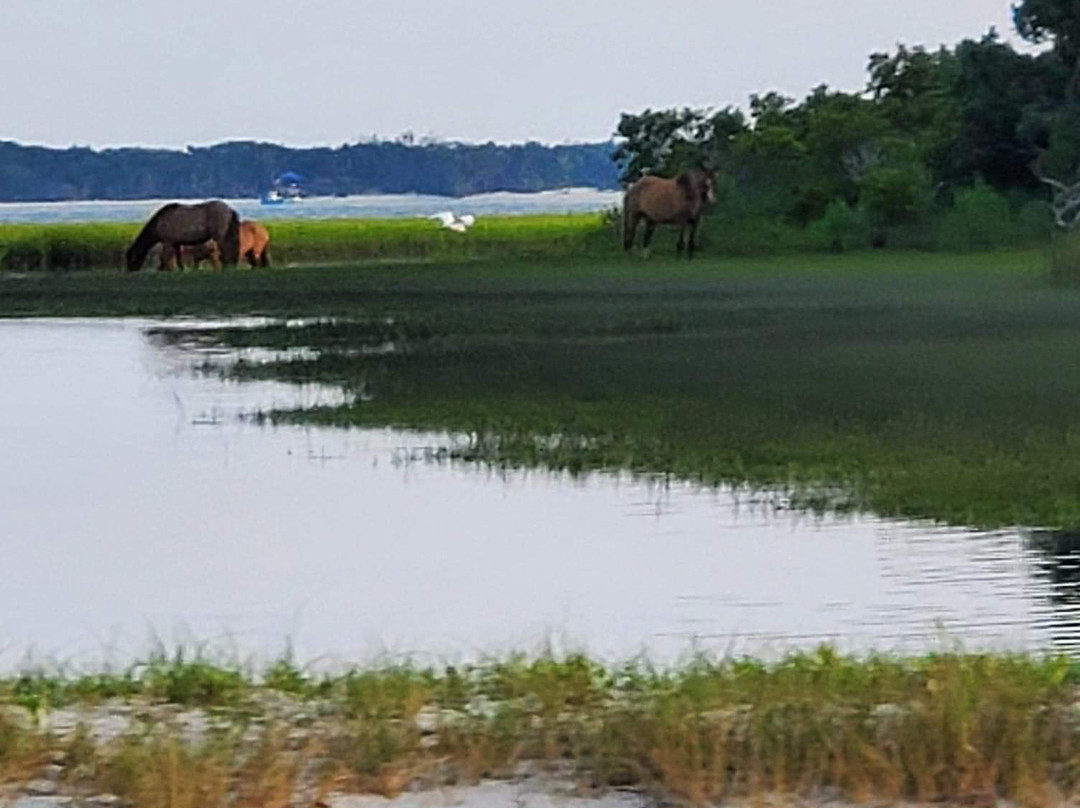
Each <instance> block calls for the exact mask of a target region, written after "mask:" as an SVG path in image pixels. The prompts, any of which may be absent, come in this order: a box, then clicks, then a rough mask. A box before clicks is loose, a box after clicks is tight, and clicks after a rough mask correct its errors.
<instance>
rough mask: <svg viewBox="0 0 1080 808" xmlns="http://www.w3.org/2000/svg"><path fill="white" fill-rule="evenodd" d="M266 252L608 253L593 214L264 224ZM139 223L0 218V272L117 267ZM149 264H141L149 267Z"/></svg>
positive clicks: (288, 259) (298, 258) (290, 255)
mask: <svg viewBox="0 0 1080 808" xmlns="http://www.w3.org/2000/svg"><path fill="white" fill-rule="evenodd" d="M268 225H269V229H270V233H271V252H272V255H273V259H274V260H275V261H276V262H279V263H283V264H294V263H313V262H325V263H335V262H342V261H359V260H377V259H399V260H417V259H428V260H455V259H458V260H460V259H470V258H485V257H486V258H492V257H508V256H518V257H529V256H536V257H543V256H547V257H556V256H563V255H575V254H580V253H582V252H588V253H605V252H606V253H613V252H615V250H616V248H617V244H616V239H615V236H614V233H613V231H612V229H611V226H609V225H607V224H605V222H604V220H603V218H602V217H601V216H600V215H599V214H575V215H555V216H484V217H481V218H480V219H479V221H478V222H477V223H476V225H475V226H474V227H473V228H472V229H471V230H470V231H469V232H468V233H467V234H461V233H454V232H451V231H448V230H444V229H442V228H440V226H439V225H438V223H437V222H432V221H429V220H427V219H325V220H310V221H309V220H297V221H274V222H270V223H268ZM139 227H140V225H138V224H126V223H108V222H92V223H77V224H41V225H39V224H0V270H13V271H23V272H25V271H36V270H76V269H90V268H120V267H121V266H122V265H123V255H124V250H126V249H127V247H128V245H129V244H131V242H132V240H133V239H134V238H135V234H136V233H138V231H139ZM149 263H150V262H148V265H149Z"/></svg>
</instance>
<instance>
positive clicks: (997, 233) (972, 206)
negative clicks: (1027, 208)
mask: <svg viewBox="0 0 1080 808" xmlns="http://www.w3.org/2000/svg"><path fill="white" fill-rule="evenodd" d="M937 230H938V233H937V239H936V241H937V245H938V246H939V247H941V248H944V249H947V250H980V249H987V248H991V247H1005V246H1009V245H1010V244H1013V243H1015V242H1016V241H1018V240H1020V237H1021V236H1020V233H1019V232H1018V230H1019V228H1018V226H1017V222H1016V220H1015V219H1014V218H1013V215H1012V211H1011V210H1010V209H1009V202H1008V200H1006V199H1005V197H1003V196H1002V195H1001V194H999V193H997V192H996V191H994V189H992V188H990V187H989V186H988V185H985V184H983V183H979V184H978V185H975V186H973V187H971V188H964V189H963V190H961V191H959V192H957V194H956V198H955V201H954V202H953V207H952V209H951V210H949V211H947V212H946V213H945V214H944V215H943V216H942V217H941V218H940V220H939V222H938V226H937Z"/></svg>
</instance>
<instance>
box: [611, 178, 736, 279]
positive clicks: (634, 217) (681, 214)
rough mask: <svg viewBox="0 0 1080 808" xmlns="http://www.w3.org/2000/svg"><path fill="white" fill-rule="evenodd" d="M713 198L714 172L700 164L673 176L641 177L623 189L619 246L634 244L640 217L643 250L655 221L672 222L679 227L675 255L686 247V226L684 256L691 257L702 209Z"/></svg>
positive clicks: (647, 243) (649, 238) (647, 245)
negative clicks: (642, 230) (621, 238)
mask: <svg viewBox="0 0 1080 808" xmlns="http://www.w3.org/2000/svg"><path fill="white" fill-rule="evenodd" d="M715 200H716V175H715V174H714V173H713V172H712V171H710V170H707V169H704V168H694V169H691V170H690V171H685V172H683V173H682V174H680V175H679V176H677V177H676V178H675V179H673V180H668V179H663V178H662V177H653V176H645V177H642V178H641V179H640V180H638V181H637V182H635V183H634V184H633V185H631V186H630V187H629V188H628V189H627V190H626V196H625V198H624V199H623V247H625V248H626V250H627V251H629V250H630V249H631V248H632V247H633V246H634V235H635V233H636V232H637V226H638V222H640V221H641V220H642V219H644V220H645V239H644V247H645V250H646V252H648V249H649V244H650V243H651V242H652V237H653V233H655V232H656V227H657V225H661V224H673V225H677V226H678V227H679V243H678V245H677V247H676V249H677V251H678V254H679V255H682V251H683V248H684V247H687V244H686V230H687V228H689V229H690V244H689V248H688V249H687V253H686V257H687V258H693V257H694V250H695V249H697V242H696V237H697V227H698V222H699V221H700V220H701V213H702V210H703V209H704V207H705V206H706V205H707V204H709V203H711V202H713V201H715Z"/></svg>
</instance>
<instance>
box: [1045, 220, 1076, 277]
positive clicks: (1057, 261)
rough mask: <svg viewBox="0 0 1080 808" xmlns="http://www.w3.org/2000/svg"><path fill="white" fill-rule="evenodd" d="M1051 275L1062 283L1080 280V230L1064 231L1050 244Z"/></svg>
mask: <svg viewBox="0 0 1080 808" xmlns="http://www.w3.org/2000/svg"><path fill="white" fill-rule="evenodd" d="M1050 277H1051V278H1053V279H1054V280H1055V281H1060V282H1062V283H1076V282H1078V281H1080V231H1077V230H1073V231H1070V232H1068V233H1062V234H1061V235H1059V236H1058V237H1057V238H1055V239H1054V241H1053V243H1052V244H1051V245H1050Z"/></svg>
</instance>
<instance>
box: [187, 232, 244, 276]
mask: <svg viewBox="0 0 1080 808" xmlns="http://www.w3.org/2000/svg"><path fill="white" fill-rule="evenodd" d="M241 227H243V223H242V222H241ZM188 258H190V259H191V265H192V266H193V267H195V269H198V268H199V264H201V263H202V262H203V261H207V260H208V261H209V262H210V265H211V266H212V267H213V268H214V269H221V247H219V246H218V243H217V242H216V241H214V240H213V239H210V240H209V241H204V242H203V243H202V244H185V245H184V246H183V247H181V248H180V255H179V256H178V258H177V260H178V261H179V263H180V267H181V268H183V266H184V261H185V260H187V259H188Z"/></svg>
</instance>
